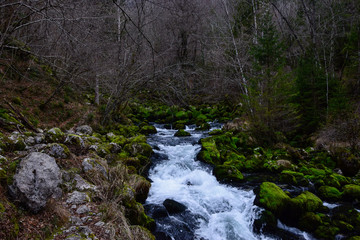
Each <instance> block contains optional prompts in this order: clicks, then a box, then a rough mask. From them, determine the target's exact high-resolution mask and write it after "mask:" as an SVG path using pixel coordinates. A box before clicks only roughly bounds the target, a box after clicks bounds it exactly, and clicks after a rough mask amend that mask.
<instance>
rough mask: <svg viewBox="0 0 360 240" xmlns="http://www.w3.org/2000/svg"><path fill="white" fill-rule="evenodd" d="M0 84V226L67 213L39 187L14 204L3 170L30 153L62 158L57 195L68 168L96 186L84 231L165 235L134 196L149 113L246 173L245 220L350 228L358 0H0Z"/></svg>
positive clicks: (359, 127)
mask: <svg viewBox="0 0 360 240" xmlns="http://www.w3.org/2000/svg"><path fill="white" fill-rule="evenodd" d="M0 83H1V86H0V94H1V99H0V223H1V224H2V225H3V227H0V229H2V230H3V232H8V233H0V238H1V239H18V238H19V237H20V239H65V235H66V234H65V233H61V234H59V235H56V234H55V235H54V232H59V229H60V227H59V226H66V224H67V222H68V219H73V216H72V215H71V214H70V213H67V211H65V209H63V206H62V205H61V201H60V200H51V201H50V200H48V198H49V197H50V195H51V194H50V195H49V193H47V197H45V200H44V199H43V200H42V203H41V204H40V205H41V206H37V207H35V208H32V206H26V207H24V208H22V205H23V203H24V202H26V201H28V200H24V199H26V197H25V196H23V195H24V193H20V192H21V189H20V187H19V186H16V182H20V180H14V178H15V176H20V174H19V169H20V167H22V166H23V165H24V166H25V164H20V160H21V159H31V158H30V157H29V156H30V155H32V154H33V153H34V152H35V153H37V152H41V153H44V154H45V153H46V154H49V155H50V156H52V157H54V158H55V159H56V163H55V165H56V164H58V165H59V166H60V168H61V169H62V170H61V171H65V170H63V169H66V174H65V173H62V178H63V179H65V178H64V176H65V175H66V176H67V177H66V179H67V180H61V181H62V183H61V184H60V183H59V184H60V185H61V187H60V188H61V189H62V190H61V191H62V192H63V194H62V196H63V197H62V199H64V196H67V195H66V194H70V195H71V194H73V193H74V190H75V189H77V190H79V188H77V187H74V186H72V187H70V185H71V184H70V183H69V182H72V184H73V185H74V184H75V183H74V181H75V182H77V183H79V181H78V180H79V178H81V179H82V178H84V179H85V180H84V179H82V182H83V183H84V184H85V182H86V183H87V184H88V182H90V185H91V186H90V185H89V186H88V185H86V184H85V185H86V187H84V186H82V187H80V189H83V190H84V189H85V190H86V191H90V192H91V191H93V190H91V188H92V186H98V185H102V186H103V187H102V188H101V189H100V190H99V191H96V193H93V195H96V197H94V200H93V199H92V200H91V201H90V203H89V204H88V205H89V206H88V207H89V208H91V209H92V210H94V209H93V208H95V205H96V208H97V209H100V210H101V209H107V210H104V211H103V210H101V211H102V213H103V215H102V217H99V216H100V215H99V216H98V215H96V217H95V220H96V221H98V223H99V222H101V223H103V224H105V225H107V226H108V229H106V228H105V227H104V228H102V225H101V224H100V225H101V227H99V226H96V228H95V229H93V232H92V233H91V234H92V235H91V234H90V235H89V234H85V235H86V239H153V238H154V236H155V237H156V239H171V238H169V236H165V235H164V236H163V235H161V234H165V233H159V231H157V230H156V223H155V222H156V221H157V220H156V219H155V221H154V220H153V219H152V218H151V217H153V216H152V214H154V213H153V212H151V211H152V210H151V211H150V210H149V209H147V207H146V206H147V205H146V197H147V195H148V192H149V191H150V193H151V187H150V185H151V181H149V179H148V177H149V175H148V174H149V173H148V172H149V169H151V164H152V162H151V161H152V159H154V158H155V157H156V156H157V155H156V153H157V151H160V150H158V149H156V147H154V146H153V145H151V144H150V145H151V146H150V145H149V144H148V142H147V138H146V137H145V136H147V137H148V138H150V139H152V138H151V136H152V135H151V134H155V133H156V132H157V130H156V128H155V127H154V123H156V124H165V126H166V125H169V126H170V128H172V129H176V130H179V129H180V130H179V132H177V134H178V135H175V136H178V137H179V136H181V135H183V136H185V138H186V136H187V137H189V135H190V133H187V132H186V131H188V128H187V127H186V126H190V125H195V126H196V130H197V131H210V132H209V134H210V135H206V136H207V137H205V138H202V139H197V141H198V142H199V144H200V146H201V150H200V151H199V153H198V155H197V160H199V161H200V162H203V163H206V164H210V165H211V166H212V167H213V174H214V176H215V177H216V178H217V179H218V180H219V181H220V182H222V183H226V184H232V185H234V186H240V187H241V186H243V185H244V184H245V183H244V182H247V183H246V184H248V185H251V186H254V193H255V195H256V199H255V200H254V204H255V205H257V206H259V207H260V208H262V209H265V210H264V213H263V214H262V215H261V216H260V217H258V220H256V221H255V222H254V223H253V225H254V229H255V230H251V231H252V232H254V233H255V234H260V233H261V234H262V233H263V232H267V234H270V235H269V236H277V237H280V239H281V238H282V237H281V236H284V235H281V233H279V231H280V230H279V227H276V226H274V225H276V223H275V224H274V221H275V220H274V219H279V220H281V222H283V223H285V224H286V225H289V226H293V227H297V228H299V229H300V230H301V231H305V232H308V233H310V234H311V235H312V236H314V239H334V238H335V237H338V236H341V237H343V238H338V239H352V240H354V239H360V237H359V236H360V222H359V220H357V219H360V214H358V215H356V214H355V213H354V212H353V210H354V209H355V210H356V209H357V207H358V206H359V207H360V205H359V200H360V182H359V179H360V178H359V175H358V171H359V169H360V152H359V151H360V144H359V142H360V1H358V0H292V1H288V0H197V1H194V0H112V1H110V0H103V1H92V0H76V1H68V0H62V1H60V0H47V1H45V0H36V1H35V0H1V1H0ZM214 121H215V122H216V123H217V122H220V123H221V124H223V125H222V126H223V127H222V128H221V130H220V129H219V130H213V129H211V130H210V128H212V127H211V126H210V125H211V123H212V122H214ZM83 126H87V127H89V128H90V129H91V131H90V130H89V128H86V127H83ZM90 126H91V127H90ZM82 127H83V128H82ZM79 129H80V130H79ZM84 129H85V130H84ZM184 130H186V131H184ZM212 130H213V131H212ZM188 132H189V131H188ZM190 132H191V131H190ZM187 134H189V135H187ZM191 135H194V133H193V132H191ZM195 135H196V134H195ZM29 139H30V140H29ZM41 139H42V140H41ZM40 143H41V144H42V145H44V146H42V147H40V146H37V145H36V144H40ZM45 144H47V145H46V146H45ZM54 144H55V145H56V144H57V145H56V146H54ZM95 145H96V146H95ZM36 146H37V147H36ZM94 146H95V147H94ZM151 148H152V149H151ZM34 149H35V150H34ZM59 149H62V150H61V151H60V150H59ZM59 151H60V152H61V153H59ZM55 152H56V153H55ZM54 154H55V155H54ZM59 154H60V155H59ZM25 156H26V157H25ZM154 156H155V157H154ZM259 156H260V157H259ZM85 159H92V160H87V161H85ZM102 161H104V163H102ZM279 161H280V162H279ZM30 162H31V161H30ZM84 162H85V163H84ZM89 162H90V163H89ZM85 166H88V167H85ZM57 168H58V167H57ZM35 169H37V168H35ZM54 169H56V166H55V167H54ZM73 169H78V170H76V171H75V170H74V171H73ZM86 169H91V170H90V171H88V170H86ZM102 169H103V170H102ZM105 169H106V170H105ZM34 171H35V170H34ZM54 171H55V170H54ZM102 171H103V172H104V171H105V172H106V174H103V175H104V176H105V175H107V177H104V176H103V175H101V174H102V173H103V172H102ZM150 172H151V171H150ZM35 173H36V171H35ZM242 173H246V174H250V175H259V176H258V177H249V178H247V177H246V176H247V175H246V174H244V175H243V174H242ZM260 173H261V174H260ZM264 173H266V174H264ZM268 173H269V176H266V177H263V176H261V179H260V175H263V174H264V175H268ZM270 175H271V176H270ZM274 175H277V177H275V176H274ZM36 176H37V175H36V174H34V177H36ZM59 176H60V175H59ZM255 178H256V180H254V179H255ZM74 179H75V180H74ZM76 179H78V180H76ZM34 181H35V180H34ZM59 181H60V180H59ZM273 182H275V183H276V184H277V185H276V184H274V183H273ZM68 183H69V184H68ZM115 183H116V184H118V185H116V184H115ZM53 184H55V185H58V183H53ZM154 184H155V183H154ZM281 184H287V185H288V186H292V187H294V186H297V187H299V188H300V187H306V188H307V187H309V188H307V191H303V192H299V191H298V190H296V191H295V190H294V189H293V188H291V187H289V188H284V187H282V188H280V187H279V186H282V185H281ZM60 185H59V186H60ZM75 185H76V184H75ZM310 185H311V186H310ZM120 186H121V187H120ZM127 188H129V189H131V191H133V195H134V196H135V198H134V197H133V198H131V197H130V196H127V194H128V193H126V192H127V190H126V189H127ZM89 189H90V190H89ZM149 189H150V190H149ZM289 189H292V190H289ZM47 191H50V190H47ZM129 191H130V190H129ZM51 192H53V193H52V194H55V192H56V191H55V190H51ZM79 192H80V193H82V192H84V191H80V190H79ZM20 195H21V197H19V196H20ZM45 195H46V194H45ZM60 195H61V194H60ZM70 195H69V196H70ZM90 195H91V194H90ZM128 195H129V194H128ZM130 195H131V194H130ZM310 195H311V196H310ZM71 196H72V195H71ZM40 198H44V196H42V197H40ZM70 198H71V197H69V199H70ZM85 198H86V197H85ZM55 199H56V198H55ZM278 199H280V200H278ZM304 199H305V200H304ZM309 199H310V200H309ZM318 200H319V201H329V202H330V203H336V204H340V202H341V203H346V204H342V205H341V206H339V208H341V209H342V210H332V209H330V210H329V209H328V211H326V210H324V208H325V207H322V208H321V207H311V206H310V205H311V204H310V203H309V202H311V203H312V204H314V202H318ZM31 201H32V200H31ZM269 201H270V202H276V203H269ZM277 201H280V202H277ZM307 201H308V202H307ZM49 202H50V203H49ZM75 202H76V201H75ZM80 202H81V201H80ZM300 202H301V203H300ZM79 204H80V203H79ZM299 204H300V205H301V204H302V205H301V206H300V205H299ZM25 205H26V204H25ZM45 205H46V207H45V210H43V209H44V206H45ZM74 205H76V204H74ZM80 205H81V204H80ZM93 205H94V206H93ZM320 205H322V204H319V206H320ZM343 205H346V209H345V207H344V206H343ZM349 205H351V206H349ZM119 206H121V207H119ZM164 206H165V204H164ZM299 206H300V207H299ZM312 206H313V205H312ZM165 207H166V206H165ZM19 209H23V210H19ZM29 209H30V210H29ZM79 209H80V208H79ZM79 209H78V210H79ZM166 209H167V208H166ZM295 209H301V211H298V210H295ZM344 209H345V210H344ZM100 210H99V211H100ZM39 211H40V214H39V213H38V212H39ZM89 211H90V210H89ZM94 211H95V210H94ZM101 211H100V212H101ZM167 211H168V212H169V209H167ZM289 211H293V212H295V213H294V214H292V215H291V216H289V214H287V213H286V212H289ZM346 211H348V212H347V213H345V212H346ZM54 212H55V214H54ZM95 212H96V211H95ZM329 212H330V213H329ZM350 212H351V214H350ZM115 213H117V214H115ZM81 214H83V213H81ZM81 214H80V215H81ZM147 214H148V215H151V217H149V216H148V215H147ZM344 214H345V215H346V214H348V216H350V217H349V219H350V220H349V219H346V218H345V217H344ZM70 215H71V216H70ZM54 216H55V218H56V219H53V218H54ZM81 216H83V215H81ZM97 218H101V221H100V219H97ZM154 218H155V217H154ZM49 219H51V220H49ZM95 220H94V221H95ZM49 221H50V222H51V224H50V225H51V226H47V225H46V224H45V223H46V222H49ZM71 221H72V220H71ZM71 221H70V222H71ZM261 221H262V222H261ZM34 223H35V224H34ZM108 223H109V224H108ZM32 224H33V225H32ZM41 224H43V225H41ZM44 224H45V225H44ZM36 225H38V226H42V228H41V229H42V231H43V232H45V233H38V230H39V229H40V228H39V229H38V230H37V227H36ZM80 225H81V224H80ZM89 226H90V225H89ZM119 226H121V227H119ZM134 226H141V227H134ZM194 228H196V227H194ZM44 229H45V230H44ZM69 229H70V228H69ZM109 229H110V230H109ZM124 229H125V230H124ZM256 229H257V230H256ZM84 231H85V232H86V230H84ZM107 231H109V232H110V233H109V232H107ZM281 231H282V230H281ZM257 232H258V233H257ZM259 232H260V233H259ZM29 234H30V235H29ZM81 234H83V235H84V233H81ZM166 234H168V233H166ZM261 234H260V235H256V236H257V238H259V239H262V237H261V236H262V235H261ZM265 235H266V234H265ZM49 236H51V237H52V238H49ZM69 236H70V235H69ZM81 236H82V235H81ZM95 236H96V237H97V238H93V237H95ZM266 236H267V235H266ZM82 237H83V236H82ZM166 237H168V238H166ZM196 237H199V236H197V235H196V234H195V235H194V236H192V237H190V238H189V239H201V238H200V237H199V238H196ZM275 238H276V237H275ZM66 239H68V238H66ZM69 239H70V238H69ZM74 239H77V238H74ZM79 239H80V238H79ZM175 239H177V238H176V237H175ZM179 239H185V238H183V237H182V238H179ZM203 239H207V238H203ZM214 239H216V238H214ZM220 239H221V238H220ZM223 239H225V238H223ZM229 239H232V238H229ZM233 239H237V238H236V237H235V238H233ZM239 239H241V238H239ZM249 239H250V238H249ZM294 239H297V238H296V237H294ZM310 239H311V238H310Z"/></svg>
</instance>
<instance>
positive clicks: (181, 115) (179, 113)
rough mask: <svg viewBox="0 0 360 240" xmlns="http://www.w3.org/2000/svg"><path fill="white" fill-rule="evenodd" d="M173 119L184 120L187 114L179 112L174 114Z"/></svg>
mask: <svg viewBox="0 0 360 240" xmlns="http://www.w3.org/2000/svg"><path fill="white" fill-rule="evenodd" d="M175 117H176V119H178V120H185V119H187V118H188V113H187V112H185V111H179V112H177V113H175Z"/></svg>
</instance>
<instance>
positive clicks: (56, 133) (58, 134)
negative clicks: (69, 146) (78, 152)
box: [45, 128, 65, 143]
mask: <svg viewBox="0 0 360 240" xmlns="http://www.w3.org/2000/svg"><path fill="white" fill-rule="evenodd" d="M45 140H46V141H47V142H49V143H55V142H56V143H62V142H64V140H65V133H63V132H62V131H61V130H60V128H52V129H50V130H48V131H47V132H46V133H45Z"/></svg>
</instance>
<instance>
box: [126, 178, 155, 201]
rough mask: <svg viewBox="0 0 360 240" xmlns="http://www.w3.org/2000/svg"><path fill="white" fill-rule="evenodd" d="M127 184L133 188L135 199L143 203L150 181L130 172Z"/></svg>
mask: <svg viewBox="0 0 360 240" xmlns="http://www.w3.org/2000/svg"><path fill="white" fill-rule="evenodd" d="M129 184H130V187H131V188H132V189H134V192H135V199H136V201H137V202H140V203H144V202H145V200H146V198H147V196H148V193H149V190H150V187H151V184H150V182H149V181H147V180H146V179H145V178H144V177H142V176H140V175H137V174H131V175H130V176H129Z"/></svg>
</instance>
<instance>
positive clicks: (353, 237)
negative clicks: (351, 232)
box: [348, 236, 360, 240]
mask: <svg viewBox="0 0 360 240" xmlns="http://www.w3.org/2000/svg"><path fill="white" fill-rule="evenodd" d="M348 240H360V236H352V237H350V238H348Z"/></svg>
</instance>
